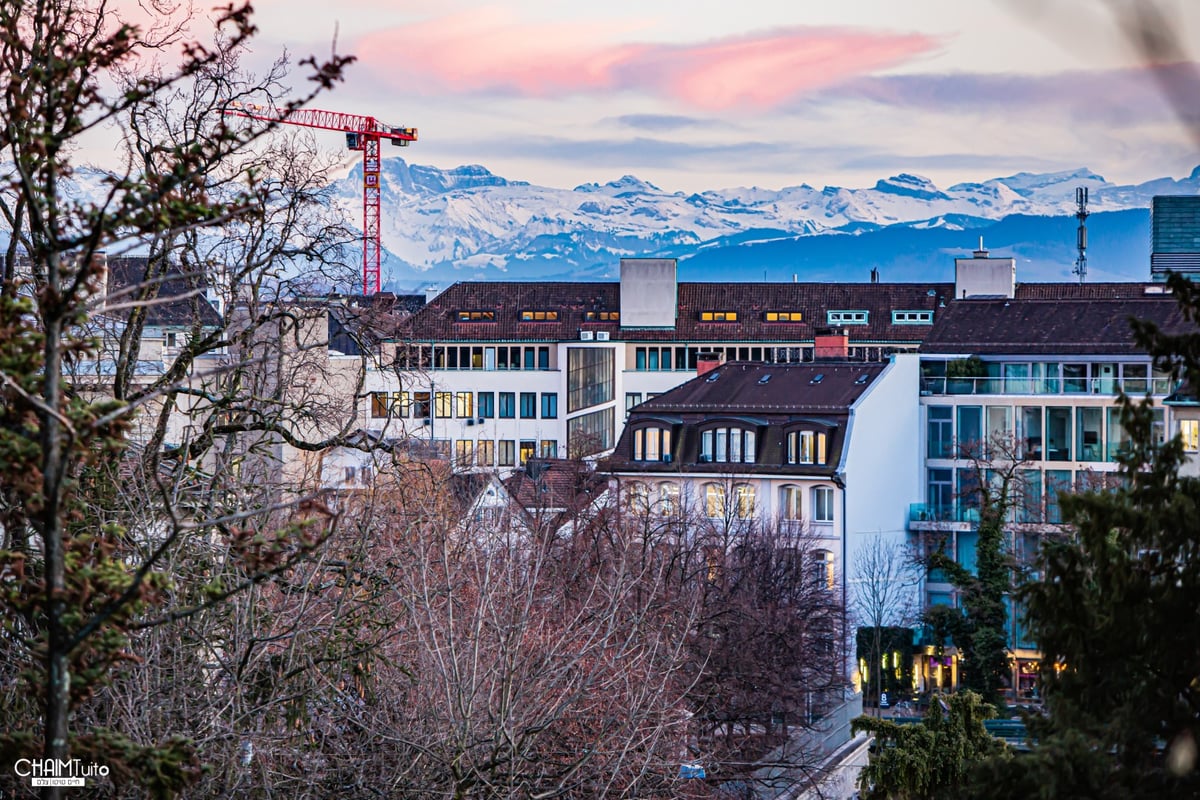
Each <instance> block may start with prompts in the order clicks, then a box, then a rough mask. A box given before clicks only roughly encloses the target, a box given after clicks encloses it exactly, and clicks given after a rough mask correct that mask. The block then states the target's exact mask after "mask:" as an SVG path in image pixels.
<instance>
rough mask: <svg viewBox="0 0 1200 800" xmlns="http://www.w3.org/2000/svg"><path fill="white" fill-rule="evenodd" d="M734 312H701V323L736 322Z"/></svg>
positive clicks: (735, 313)
mask: <svg viewBox="0 0 1200 800" xmlns="http://www.w3.org/2000/svg"><path fill="white" fill-rule="evenodd" d="M737 318H738V312H736V311H701V312H700V321H701V322H737Z"/></svg>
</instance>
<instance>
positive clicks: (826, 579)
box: [810, 550, 835, 589]
mask: <svg viewBox="0 0 1200 800" xmlns="http://www.w3.org/2000/svg"><path fill="white" fill-rule="evenodd" d="M810 577H811V579H812V582H813V585H814V586H815V587H817V588H819V589H832V588H833V586H834V583H835V581H834V574H833V553H831V552H829V551H828V550H817V551H816V552H814V553H813V554H812V572H811V573H810Z"/></svg>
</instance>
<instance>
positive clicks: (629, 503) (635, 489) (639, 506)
mask: <svg viewBox="0 0 1200 800" xmlns="http://www.w3.org/2000/svg"><path fill="white" fill-rule="evenodd" d="M625 506H626V508H628V509H629V510H630V511H632V512H633V513H634V514H645V513H646V512H647V511H649V510H650V487H648V486H647V485H646V484H644V483H639V482H636V481H635V482H634V483H629V484H626V485H625Z"/></svg>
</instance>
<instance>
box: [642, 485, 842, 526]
mask: <svg viewBox="0 0 1200 800" xmlns="http://www.w3.org/2000/svg"><path fill="white" fill-rule="evenodd" d="M700 491H701V497H702V498H703V503H704V514H705V516H707V517H708V518H710V519H742V520H749V519H754V518H755V517H756V516H757V515H758V491H757V489H756V488H755V486H754V484H751V483H735V484H732V485H731V486H727V485H726V484H724V483H706V484H703V485H702V486H701V487H700ZM804 495H805V489H804V487H801V486H792V485H788V486H783V487H781V488H780V489H779V518H780V519H781V520H784V521H786V522H791V523H799V522H800V521H802V520H804V519H806V516H805V502H804ZM808 495H809V501H808V508H807V511H808V515H807V519H809V520H811V521H812V522H820V523H829V522H833V513H834V508H833V505H834V503H833V499H834V494H833V488H832V487H830V486H814V487H812V488H811V489H809V490H808ZM625 501H626V504H627V505H628V508H629V509H630V510H631V511H634V512H638V513H657V514H661V515H662V516H675V515H677V514H679V513H681V512H682V510H683V508H682V506H681V504H680V487H679V484H678V483H673V482H670V481H664V482H663V483H659V484H657V485H656V486H654V487H653V488H652V487H651V486H650V485H648V484H646V483H642V482H640V481H635V482H632V483H628V484H626V485H625Z"/></svg>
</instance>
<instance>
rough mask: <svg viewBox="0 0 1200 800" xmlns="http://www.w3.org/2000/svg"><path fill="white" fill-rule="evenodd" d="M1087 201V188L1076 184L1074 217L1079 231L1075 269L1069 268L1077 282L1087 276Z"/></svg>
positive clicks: (1081, 281)
mask: <svg viewBox="0 0 1200 800" xmlns="http://www.w3.org/2000/svg"><path fill="white" fill-rule="evenodd" d="M1087 201H1088V190H1087V187H1086V186H1078V187H1076V189H1075V207H1076V210H1075V219H1077V220H1079V231H1078V233H1077V234H1076V241H1075V243H1076V246H1077V247H1078V248H1079V255H1078V256H1077V257H1076V258H1075V269H1073V270H1071V271H1072V272H1074V273H1075V274H1076V275H1078V276H1079V282H1080V283H1083V281H1084V279H1086V278H1087V218H1088V210H1087Z"/></svg>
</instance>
